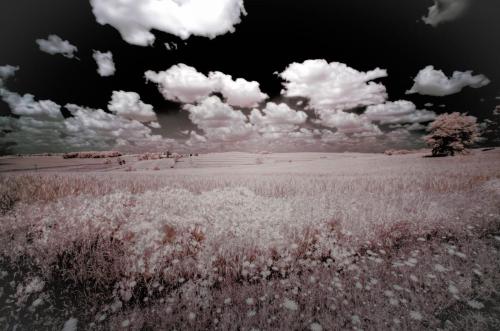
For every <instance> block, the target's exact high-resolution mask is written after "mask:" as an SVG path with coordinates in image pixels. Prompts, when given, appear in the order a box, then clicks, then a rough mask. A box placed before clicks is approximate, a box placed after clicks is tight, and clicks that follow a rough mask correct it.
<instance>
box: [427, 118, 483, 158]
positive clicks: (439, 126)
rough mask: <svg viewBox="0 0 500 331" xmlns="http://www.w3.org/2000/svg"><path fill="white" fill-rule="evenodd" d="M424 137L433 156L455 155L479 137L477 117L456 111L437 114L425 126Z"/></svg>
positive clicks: (462, 151)
mask: <svg viewBox="0 0 500 331" xmlns="http://www.w3.org/2000/svg"><path fill="white" fill-rule="evenodd" d="M427 131H428V132H429V134H428V135H426V136H425V137H424V140H425V142H426V143H427V145H429V146H430V147H432V155H433V156H447V155H451V156H453V155H455V153H464V152H465V151H466V147H468V146H471V145H473V144H474V143H475V142H477V141H478V140H479V138H480V132H479V127H478V125H477V119H476V118H475V117H474V116H467V115H465V114H460V113H457V112H454V113H451V114H442V115H439V116H438V117H437V118H436V119H435V120H434V122H432V123H431V124H429V127H428V128H427Z"/></svg>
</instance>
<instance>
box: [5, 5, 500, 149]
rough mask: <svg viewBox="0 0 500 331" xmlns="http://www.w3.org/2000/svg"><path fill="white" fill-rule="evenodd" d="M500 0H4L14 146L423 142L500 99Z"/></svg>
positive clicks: (483, 115) (8, 138)
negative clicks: (441, 124)
mask: <svg viewBox="0 0 500 331" xmlns="http://www.w3.org/2000/svg"><path fill="white" fill-rule="evenodd" d="M499 17H500V3H499V2H498V1H497V0H436V1H434V0H428V1H427V0H419V1H417V0H412V1H400V0H379V1H371V0H352V1H323V0H309V1H307V2H299V1H293V0H292V1H291V0H273V1H264V0H211V1H206V0H133V1H132V0H91V1H71V2H70V1H65V0H51V1H36V0H16V1H11V0H9V1H2V2H1V3H0V45H1V46H0V99H1V100H0V132H1V133H0V154H11V153H43V152H65V151H73V150H111V149H113V150H123V151H150V150H151V151H152V150H166V149H170V150H179V151H181V150H182V151H231V150H241V151H253V152H257V151H264V150H266V151H361V152H370V151H374V152H379V151H383V150H385V149H389V148H420V147H423V146H424V145H423V142H422V139H421V137H422V136H423V135H424V134H425V127H426V125H427V124H428V123H429V122H430V121H432V120H433V119H434V118H435V117H436V116H438V115H439V114H442V113H446V112H447V113H450V112H455V111H457V112H461V113H468V114H469V115H473V116H475V117H477V118H478V121H479V122H482V121H484V120H486V119H488V118H491V117H492V116H493V110H494V109H495V106H496V105H497V104H499V103H500V99H499V98H498V97H500V67H499V62H498V61H499V59H500V19H498V18H499Z"/></svg>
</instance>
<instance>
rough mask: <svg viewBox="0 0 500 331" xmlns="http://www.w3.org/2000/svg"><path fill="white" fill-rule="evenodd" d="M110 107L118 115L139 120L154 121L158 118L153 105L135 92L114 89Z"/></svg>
mask: <svg viewBox="0 0 500 331" xmlns="http://www.w3.org/2000/svg"><path fill="white" fill-rule="evenodd" d="M108 109H109V110H110V111H111V112H112V113H115V114H116V115H118V116H121V117H124V118H127V119H130V120H136V121H138V122H144V123H147V122H154V121H156V120H157V118H156V113H155V112H154V110H153V106H152V105H149V104H146V103H144V102H142V101H141V98H140V96H139V94H137V93H135V92H125V91H113V94H112V96H111V101H110V102H109V104H108Z"/></svg>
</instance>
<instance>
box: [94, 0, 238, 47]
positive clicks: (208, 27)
mask: <svg viewBox="0 0 500 331" xmlns="http://www.w3.org/2000/svg"><path fill="white" fill-rule="evenodd" d="M90 3H91V5H92V9H93V12H94V15H95V17H96V19H97V21H98V22H99V23H100V24H103V25H104V24H109V25H111V26H113V27H114V28H115V29H117V30H118V31H119V32H120V34H121V36H122V38H123V39H124V40H125V41H126V42H128V43H130V44H134V45H139V46H147V45H151V44H153V43H154V40H155V36H154V35H153V34H152V33H151V32H150V30H152V29H155V30H159V31H163V32H167V33H170V34H173V35H176V36H178V37H180V38H182V39H187V38H188V37H189V36H191V35H195V36H203V37H209V38H215V37H216V36H218V35H222V34H225V33H227V32H233V31H234V26H235V25H236V24H238V23H239V22H240V16H241V14H242V13H243V14H245V10H244V7H243V0H210V1H207V0H91V1H90Z"/></svg>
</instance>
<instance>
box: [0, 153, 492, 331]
mask: <svg viewBox="0 0 500 331" xmlns="http://www.w3.org/2000/svg"><path fill="white" fill-rule="evenodd" d="M464 160H465V161H463V162H461V163H460V162H457V163H444V162H442V161H438V162H436V161H434V160H430V161H429V162H431V163H430V165H429V163H419V164H415V165H409V166H398V165H397V164H395V165H393V166H391V167H389V168H378V167H377V162H378V161H377V160H373V162H370V163H366V164H365V165H364V167H363V166H359V167H353V168H351V169H337V170H335V172H334V173H333V174H323V175H319V174H307V173H305V172H304V173H294V174H258V175H257V174H248V175H244V174H221V175H213V174H199V175H196V174H191V175H171V174H169V175H165V173H163V174H162V173H153V174H144V173H127V175H126V176H124V175H123V174H93V175H83V174H66V175H21V176H13V175H8V176H3V177H1V178H0V184H1V185H0V187H1V192H0V196H1V197H2V199H3V200H5V202H4V203H3V204H2V206H6V207H5V208H3V207H2V208H3V209H2V210H3V212H2V215H1V216H0V217H1V220H0V221H1V223H0V248H1V255H2V262H1V263H0V265H1V266H2V268H3V269H4V270H3V271H4V272H2V273H1V275H0V276H2V277H3V279H4V283H5V284H4V287H3V288H4V296H3V299H2V300H5V301H4V310H3V311H4V312H6V311H8V312H9V315H8V316H7V315H6V314H1V315H2V317H0V324H2V325H5V326H6V328H9V327H13V326H14V325H15V324H19V325H24V326H26V327H28V328H29V327H35V328H38V327H42V326H44V325H51V326H54V325H57V326H58V327H59V326H60V327H62V324H63V322H64V320H65V319H69V318H70V317H71V316H74V317H77V318H78V319H79V321H80V322H79V323H80V324H81V325H84V328H91V327H92V328H97V329H130V330H143V329H162V330H163V329H224V330H226V329H245V330H249V329H252V328H254V329H262V330H264V329H279V330H290V329H313V330H319V329H324V330H338V329H346V328H353V329H366V330H380V329H397V330H400V329H409V330H412V329H414V330H420V329H427V328H429V329H435V328H438V327H439V328H449V329H460V328H461V327H462V326H463V325H467V326H468V329H474V328H475V329H478V330H479V329H484V328H486V327H487V328H494V327H496V326H498V324H499V323H500V322H499V320H498V318H497V317H495V316H496V315H495V311H496V310H495V309H497V308H498V306H499V303H500V299H499V295H498V292H497V291H498V288H500V277H499V276H498V275H499V274H500V273H499V271H500V260H499V259H498V256H499V255H498V249H500V226H499V224H500V215H499V214H500V210H499V209H500V203H499V202H500V173H499V171H500V170H499V169H498V167H497V165H496V163H495V162H488V161H487V160H480V162H479V161H477V160H474V159H464ZM7 280H8V282H7ZM41 283H43V284H44V285H43V286H42V289H40V284H41ZM34 284H35V285H37V286H35V285H34ZM75 294H76V295H75ZM75 296H76V297H77V298H76V299H75ZM9 300H11V301H9ZM37 300H39V301H37ZM40 300H41V302H42V303H40ZM13 312H15V313H13ZM56 312H58V313H56ZM20 320H22V321H23V322H20Z"/></svg>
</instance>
